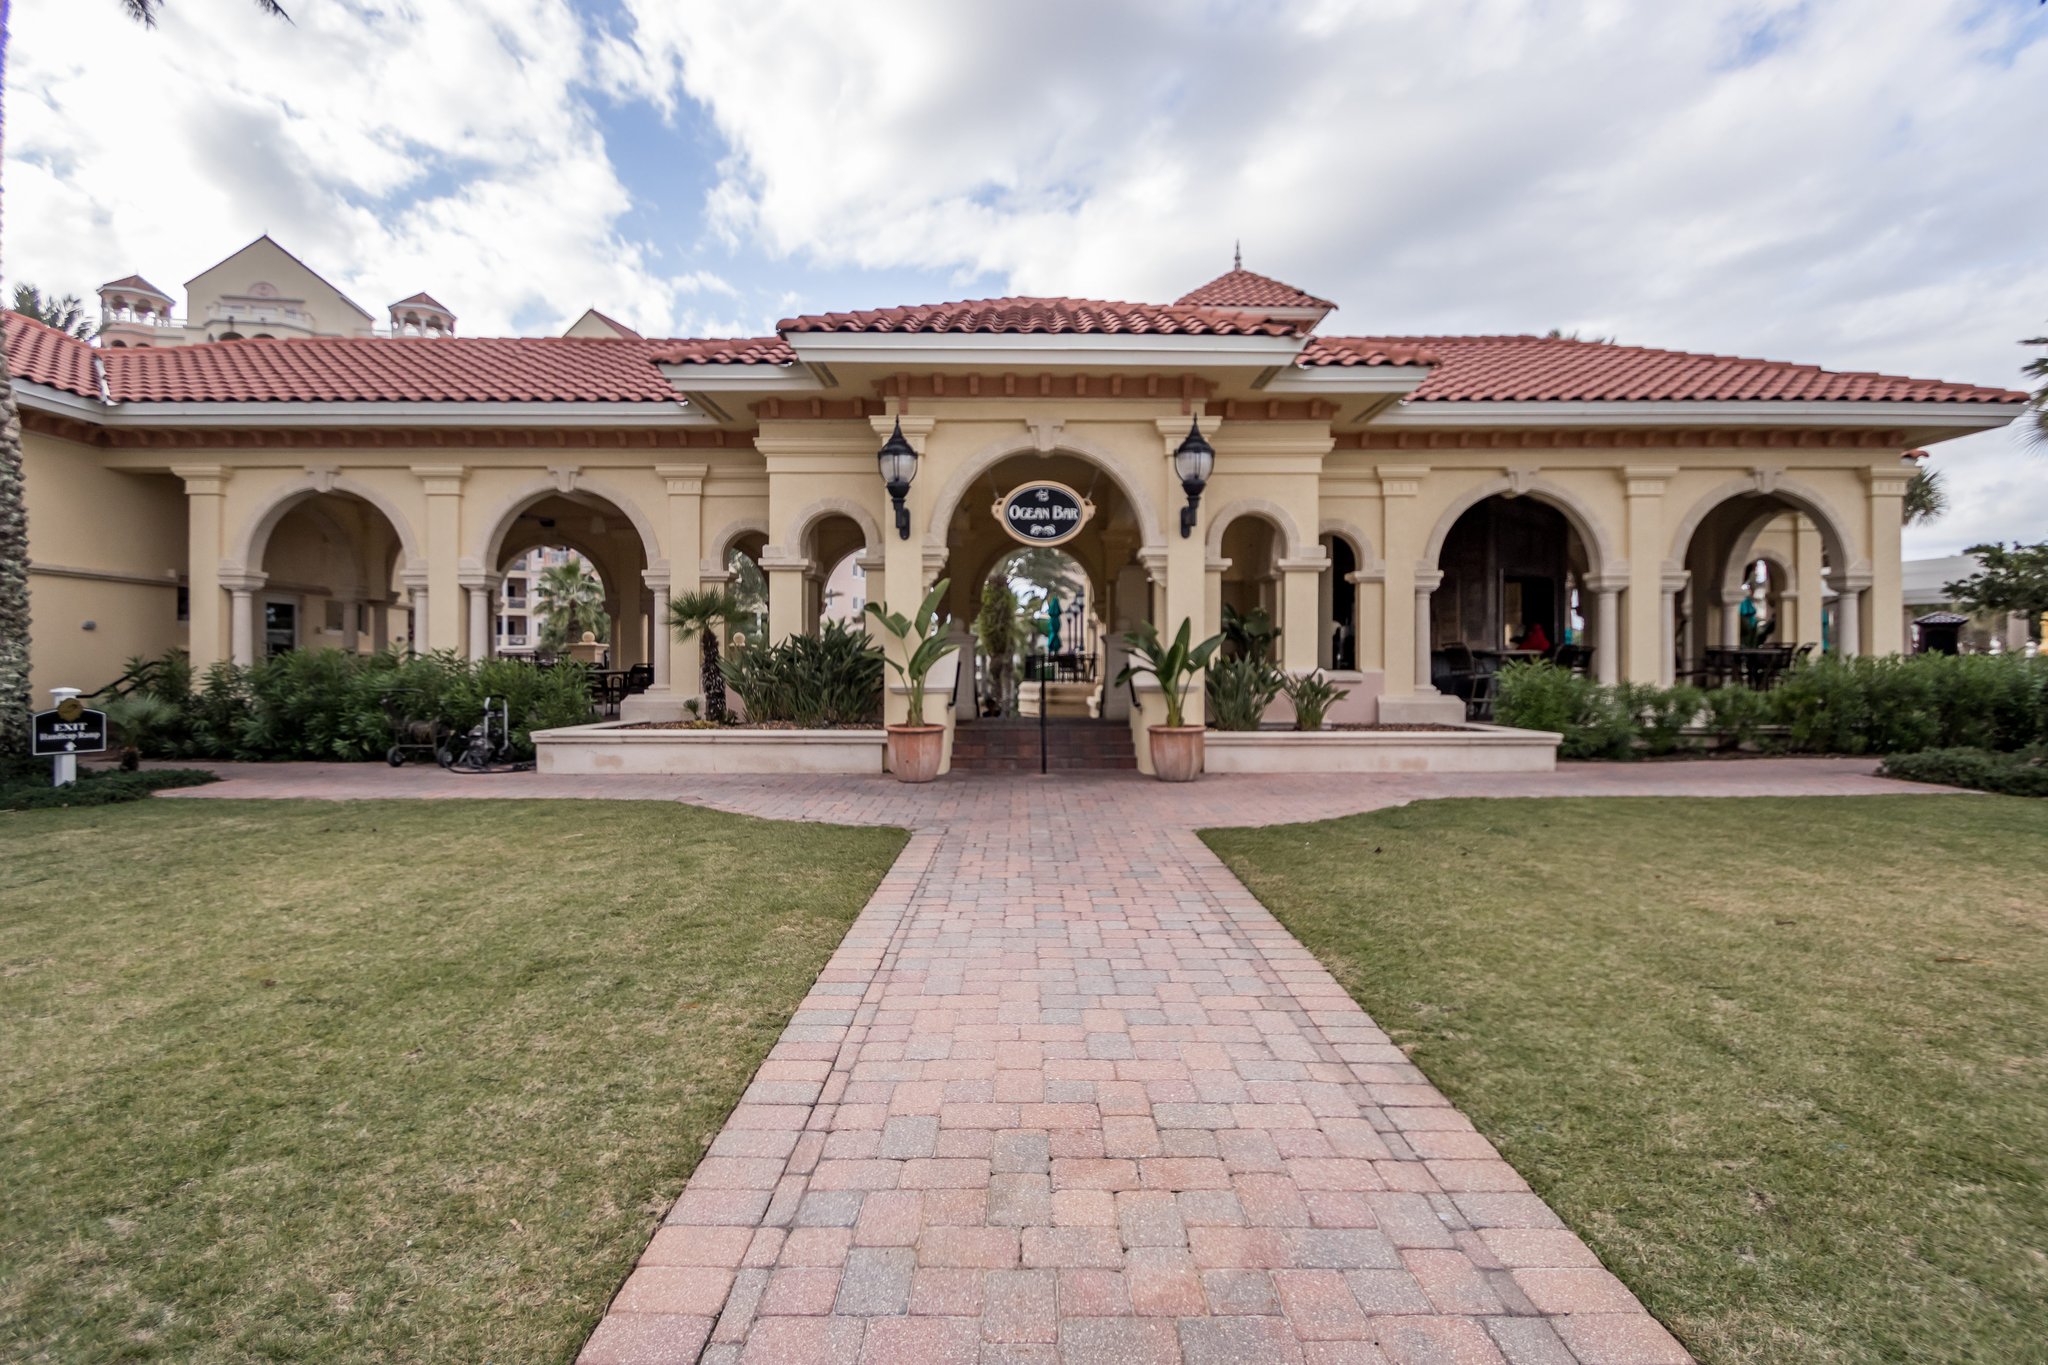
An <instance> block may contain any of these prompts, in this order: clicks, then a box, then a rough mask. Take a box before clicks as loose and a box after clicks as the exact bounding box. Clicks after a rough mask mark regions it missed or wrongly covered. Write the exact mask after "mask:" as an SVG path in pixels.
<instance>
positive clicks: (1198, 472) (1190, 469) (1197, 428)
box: [1173, 421, 1216, 540]
mask: <svg viewBox="0 0 2048 1365" xmlns="http://www.w3.org/2000/svg"><path fill="white" fill-rule="evenodd" d="M1215 468H1216V447H1215V446H1212V445H1210V444H1209V443H1208V442H1207V441H1205V440H1203V439H1202V424H1201V423H1200V422H1199V421H1190V422H1189V423H1188V434H1187V439H1186V440H1184V441H1182V442H1181V443H1180V447H1179V448H1178V449H1177V450H1175V451H1174V452H1173V472H1174V473H1176V474H1178V475H1180V486H1181V489H1182V491H1184V492H1185V493H1186V494H1187V495H1188V505H1187V506H1186V507H1183V508H1181V509H1180V538H1181V539H1182V540H1186V539H1187V538H1188V537H1189V536H1191V535H1193V534H1194V533H1195V509H1197V508H1198V507H1200V506H1201V505H1202V490H1203V489H1204V488H1207V487H1208V486H1209V474H1210V471H1212V470H1213V469H1215Z"/></svg>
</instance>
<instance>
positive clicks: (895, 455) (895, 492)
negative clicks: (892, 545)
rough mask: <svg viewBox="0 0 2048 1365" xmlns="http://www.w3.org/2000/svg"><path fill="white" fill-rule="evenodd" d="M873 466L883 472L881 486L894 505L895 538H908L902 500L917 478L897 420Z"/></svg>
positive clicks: (914, 460) (914, 459)
mask: <svg viewBox="0 0 2048 1365" xmlns="http://www.w3.org/2000/svg"><path fill="white" fill-rule="evenodd" d="M875 464H876V466H877V467H879V468H880V469H881V471H882V486H883V487H885V488H887V489H888V490H889V501H891V502H893V503H895V504H896V536H897V538H898V539H899V540H908V539H910V508H909V507H908V506H907V505H906V504H905V503H904V501H903V500H904V499H905V498H907V497H909V496H910V481H911V480H912V479H914V478H916V477H917V452H916V451H915V450H913V449H911V446H910V442H909V441H907V440H905V439H904V436H903V421H902V419H901V418H898V419H897V421H896V429H895V430H894V431H892V432H890V433H889V439H888V440H887V441H885V442H883V443H882V448H881V449H880V450H878V451H876V452H875Z"/></svg>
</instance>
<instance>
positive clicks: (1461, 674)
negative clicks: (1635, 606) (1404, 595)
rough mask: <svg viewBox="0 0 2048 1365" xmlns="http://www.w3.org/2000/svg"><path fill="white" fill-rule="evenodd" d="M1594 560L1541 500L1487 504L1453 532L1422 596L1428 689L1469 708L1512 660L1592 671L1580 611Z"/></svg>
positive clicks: (1461, 519)
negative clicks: (1433, 583) (1555, 662)
mask: <svg viewBox="0 0 2048 1365" xmlns="http://www.w3.org/2000/svg"><path fill="white" fill-rule="evenodd" d="M1594 560H1595V552H1594V550H1593V549H1592V547H1590V546H1589V545H1588V544H1587V542H1586V537H1585V536H1584V535H1583V534H1582V533H1581V531H1580V529H1579V527H1578V526H1577V525H1576V524H1575V522H1574V520H1573V518H1572V517H1570V516H1568V515H1566V513H1565V512H1564V510H1563V509H1561V508H1559V507H1557V506H1555V505H1553V504H1552V503H1550V502H1548V501H1545V500H1544V499H1542V498H1540V497H1535V496H1522V497H1515V496H1509V495H1506V494H1493V495H1491V496H1488V497H1484V498H1481V499H1479V500H1478V501H1477V502H1475V503H1473V504H1472V505H1471V506H1470V507H1468V508H1466V509H1465V510H1464V512H1462V513H1461V514H1460V515H1459V516H1458V519H1457V520H1456V521H1454V522H1453V523H1452V524H1451V527H1450V530H1449V531H1448V533H1447V534H1445V536H1444V538H1443V547H1442V549H1441V551H1440V552H1439V553H1438V555H1437V561H1436V567H1437V570H1438V571H1439V572H1440V573H1441V574H1442V575H1443V578H1442V580H1441V582H1439V583H1438V585H1437V588H1436V591H1435V592H1434V593H1433V594H1431V596H1430V603H1429V613H1430V614H1429V638H1430V680H1431V682H1432V683H1433V684H1434V685H1435V686H1436V688H1437V690H1438V691H1440V692H1444V693H1446V694H1449V695H1454V696H1460V697H1464V698H1466V699H1468V700H1471V699H1473V698H1474V697H1475V696H1483V695H1484V693H1485V691H1486V689H1487V683H1486V681H1485V680H1486V679H1488V678H1489V677H1490V676H1491V675H1492V674H1493V673H1494V672H1495V671H1496V670H1498V668H1499V667H1500V665H1501V664H1502V663H1504V662H1507V661H1509V660H1512V659H1516V658H1528V657H1550V658H1558V657H1560V655H1561V654H1562V652H1563V651H1565V650H1567V649H1568V650H1570V651H1571V654H1570V656H1569V658H1568V659H1567V660H1566V661H1567V662H1569V663H1570V664H1571V665H1572V666H1574V667H1577V668H1580V669H1582V670H1583V669H1585V668H1587V667H1589V666H1590V662H1591V649H1590V647H1589V645H1588V644H1587V642H1586V641H1585V640H1584V639H1583V636H1584V633H1585V617H1584V615H1583V612H1582V611H1581V609H1580V608H1581V604H1582V603H1583V601H1584V599H1585V596H1586V592H1587V590H1586V586H1585V585H1586V578H1587V576H1588V575H1589V574H1590V573H1591V572H1592V569H1593V563H1594Z"/></svg>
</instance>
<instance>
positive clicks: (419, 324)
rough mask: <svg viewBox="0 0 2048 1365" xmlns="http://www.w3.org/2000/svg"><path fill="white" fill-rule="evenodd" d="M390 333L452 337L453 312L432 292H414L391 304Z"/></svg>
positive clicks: (453, 328) (409, 335)
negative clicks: (410, 295) (406, 297)
mask: <svg viewBox="0 0 2048 1365" xmlns="http://www.w3.org/2000/svg"><path fill="white" fill-rule="evenodd" d="M391 335H393V336H395V337H452V336H454V335H455V314H453V313H451V312H449V311H448V308H447V306H446V305H445V304H442V303H441V302H439V301H438V300H436V299H435V298H434V296H433V295H432V294H428V293H425V292H421V293H418V294H414V295H413V296H412V297H411V298H409V299H400V300H399V301H398V302H397V303H394V304H392V305H391Z"/></svg>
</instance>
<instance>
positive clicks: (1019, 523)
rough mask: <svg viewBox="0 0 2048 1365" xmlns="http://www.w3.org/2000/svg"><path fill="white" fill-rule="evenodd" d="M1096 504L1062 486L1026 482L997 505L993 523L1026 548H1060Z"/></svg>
mask: <svg viewBox="0 0 2048 1365" xmlns="http://www.w3.org/2000/svg"><path fill="white" fill-rule="evenodd" d="M1094 512H1095V504H1094V503H1091V502H1089V501H1088V499H1086V498H1084V497H1082V496H1081V495H1080V494H1079V493H1076V492H1075V491H1074V490H1073V489H1071V488H1069V487H1067V486H1066V485H1065V484H1063V483H1052V482H1050V481H1046V480H1041V481H1039V482H1037V483H1027V484H1025V485H1024V486H1023V487H1022V488H1019V489H1016V490H1015V491H1013V492H1012V493H1011V494H1010V495H1009V496H1008V497H1006V498H1003V499H1002V500H1001V501H999V502H997V503H996V507H995V513H996V520H997V521H1000V522H1001V523H1002V524H1003V529H1004V530H1006V531H1008V532H1009V533H1010V534H1011V536H1013V537H1014V538H1016V539H1018V540H1021V541H1023V542H1024V543H1025V544H1026V545H1059V544H1062V543H1064V542H1066V541H1069V540H1072V539H1073V538H1074V537H1075V536H1077V535H1079V534H1081V528H1082V527H1083V526H1086V525H1087V524H1088V518H1089V517H1090V516H1092V515H1094Z"/></svg>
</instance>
